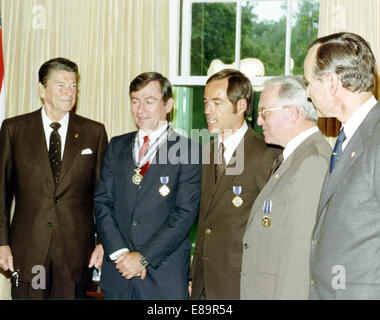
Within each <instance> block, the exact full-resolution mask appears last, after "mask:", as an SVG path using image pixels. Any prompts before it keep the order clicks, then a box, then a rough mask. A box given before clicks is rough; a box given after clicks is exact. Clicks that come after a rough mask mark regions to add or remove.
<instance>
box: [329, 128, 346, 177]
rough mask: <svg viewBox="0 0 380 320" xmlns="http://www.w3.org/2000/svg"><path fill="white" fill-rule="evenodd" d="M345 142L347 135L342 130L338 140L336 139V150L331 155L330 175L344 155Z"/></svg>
mask: <svg viewBox="0 0 380 320" xmlns="http://www.w3.org/2000/svg"><path fill="white" fill-rule="evenodd" d="M344 140H346V135H345V134H344V130H343V129H341V130H340V131H339V135H338V138H337V139H336V142H335V147H334V150H333V152H332V154H331V158H330V173H331V172H332V171H333V169H334V167H335V165H336V163H337V162H338V160H339V158H340V157H341V155H342V153H343V149H342V145H343V142H344Z"/></svg>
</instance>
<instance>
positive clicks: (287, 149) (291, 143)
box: [283, 126, 319, 161]
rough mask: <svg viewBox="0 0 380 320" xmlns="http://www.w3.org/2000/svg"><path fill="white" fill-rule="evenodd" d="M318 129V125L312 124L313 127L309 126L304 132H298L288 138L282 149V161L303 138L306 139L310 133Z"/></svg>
mask: <svg viewBox="0 0 380 320" xmlns="http://www.w3.org/2000/svg"><path fill="white" fill-rule="evenodd" d="M318 131H319V129H318V127H317V126H314V127H311V128H310V129H307V130H305V131H304V132H302V133H300V134H299V135H298V136H296V137H295V138H293V139H292V140H290V141H289V142H288V144H287V145H286V147H285V149H284V151H283V155H284V161H285V160H286V159H287V158H288V157H289V156H290V155H291V154H292V153H293V151H294V150H295V149H297V147H298V146H299V145H300V144H301V143H302V142H303V141H304V140H306V138H308V137H310V136H311V135H312V134H314V133H316V132H318Z"/></svg>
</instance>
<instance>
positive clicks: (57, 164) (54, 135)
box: [49, 122, 62, 183]
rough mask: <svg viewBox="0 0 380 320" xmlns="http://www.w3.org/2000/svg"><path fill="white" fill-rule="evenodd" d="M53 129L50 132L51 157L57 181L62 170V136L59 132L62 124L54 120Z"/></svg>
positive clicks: (52, 168) (51, 125)
mask: <svg viewBox="0 0 380 320" xmlns="http://www.w3.org/2000/svg"><path fill="white" fill-rule="evenodd" d="M50 127H51V128H52V129H53V131H52V132H51V134H50V142H49V159H50V165H51V170H52V171H53V177H54V182H55V183H57V182H58V180H59V173H60V171H61V164H62V161H61V136H60V135H59V133H58V129H59V128H60V127H61V125H60V124H59V123H58V122H53V123H51V124H50Z"/></svg>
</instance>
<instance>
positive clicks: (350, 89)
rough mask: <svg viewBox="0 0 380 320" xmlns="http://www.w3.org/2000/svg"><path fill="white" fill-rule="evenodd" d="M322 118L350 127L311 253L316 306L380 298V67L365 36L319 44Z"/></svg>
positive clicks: (312, 81) (313, 67)
mask: <svg viewBox="0 0 380 320" xmlns="http://www.w3.org/2000/svg"><path fill="white" fill-rule="evenodd" d="M304 70H305V78H306V80H307V82H308V90H307V93H308V95H309V97H310V98H311V100H312V101H313V103H314V105H315V107H316V109H317V110H318V112H319V114H321V115H323V116H325V117H336V118H337V119H338V120H339V121H341V122H342V128H341V130H340V133H339V136H338V139H337V141H336V144H335V147H334V153H333V154H332V155H331V165H330V172H329V174H328V175H327V176H326V180H325V183H324V185H323V188H322V192H321V199H320V203H319V208H318V212H317V219H316V224H315V228H314V231H313V234H312V238H311V243H310V246H311V251H310V296H309V298H310V299H379V298H380V259H379V252H380V193H379V192H380V166H379V161H380V144H379V141H380V102H379V101H376V99H375V97H374V96H373V90H374V89H375V86H376V75H375V70H376V61H375V56H374V54H373V52H372V50H371V47H370V45H369V43H368V42H367V41H366V40H365V39H363V38H362V37H361V36H359V35H357V34H354V33H348V32H340V33H334V34H331V35H328V36H325V37H321V38H318V39H317V40H315V41H314V42H313V43H312V44H311V46H310V47H309V51H308V54H307V56H306V59H305V63H304Z"/></svg>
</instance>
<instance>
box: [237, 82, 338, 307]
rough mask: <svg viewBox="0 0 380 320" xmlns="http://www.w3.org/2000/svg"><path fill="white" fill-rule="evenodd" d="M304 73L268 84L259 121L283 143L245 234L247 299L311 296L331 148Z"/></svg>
mask: <svg viewBox="0 0 380 320" xmlns="http://www.w3.org/2000/svg"><path fill="white" fill-rule="evenodd" d="M317 121H318V117H317V114H316V111H315V108H314V106H313V104H312V103H311V102H310V101H308V98H307V96H306V84H305V81H304V80H303V79H302V77H301V76H298V77H296V76H287V77H285V76H284V77H277V78H272V79H270V80H268V81H267V82H266V83H265V84H264V91H263V92H262V93H261V96H260V102H259V117H258V119H257V124H258V125H260V126H262V129H263V132H264V137H265V142H267V143H271V144H276V145H280V146H282V147H284V151H283V154H282V155H281V160H282V164H278V165H277V169H276V168H274V170H273V173H272V175H271V177H270V178H269V180H268V183H267V184H266V185H265V187H264V188H263V189H262V190H261V192H260V194H259V195H258V197H257V198H256V200H255V203H254V204H253V206H252V210H251V213H250V216H249V219H248V222H247V227H246V230H245V233H244V237H243V243H242V248H243V262H242V275H241V298H242V299H253V300H256V299H259V300H262V299H277V300H278V299H307V297H308V288H309V252H310V237H311V232H312V230H313V226H314V223H315V217H316V212H317V207H318V203H319V197H320V194H321V189H322V185H323V181H324V178H325V175H326V172H327V169H328V165H329V161H330V155H331V147H330V145H329V144H328V143H327V141H326V140H325V138H324V137H323V135H322V134H321V132H320V131H319V129H318V127H317Z"/></svg>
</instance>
